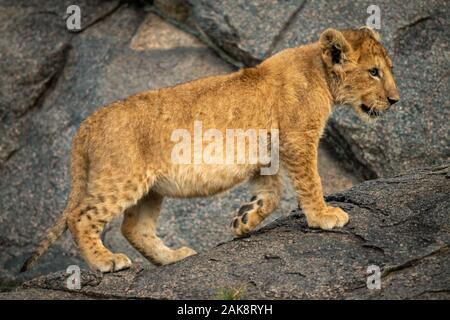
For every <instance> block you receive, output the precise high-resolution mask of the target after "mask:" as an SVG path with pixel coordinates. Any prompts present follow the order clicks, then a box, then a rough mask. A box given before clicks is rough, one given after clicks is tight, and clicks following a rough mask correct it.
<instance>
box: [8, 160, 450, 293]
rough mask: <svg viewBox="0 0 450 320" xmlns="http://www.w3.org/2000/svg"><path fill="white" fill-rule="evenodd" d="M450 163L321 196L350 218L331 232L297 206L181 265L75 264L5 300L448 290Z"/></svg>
mask: <svg viewBox="0 0 450 320" xmlns="http://www.w3.org/2000/svg"><path fill="white" fill-rule="evenodd" d="M449 178H450V163H447V164H445V165H441V166H435V167H431V168H426V169H416V170H413V171H410V172H409V173H408V174H405V175H400V176H396V177H393V178H385V179H378V180H372V181H368V182H364V183H362V184H360V185H358V186H356V187H353V188H352V189H350V190H348V191H346V192H342V193H337V194H334V195H331V196H329V197H327V201H328V203H329V204H330V205H334V206H338V207H341V208H343V209H345V210H346V211H347V212H348V213H349V215H350V218H351V220H350V223H349V224H348V225H347V226H346V227H345V228H343V229H337V230H333V231H322V230H314V229H310V228H308V227H307V225H306V222H305V219H304V216H303V215H302V213H301V212H298V211H295V212H292V214H291V215H290V216H289V217H284V218H280V219H278V220H277V221H275V222H273V223H272V224H270V225H268V226H266V227H265V228H263V229H261V230H259V231H257V232H255V233H253V234H251V235H250V236H249V237H247V238H243V239H236V240H234V241H230V242H226V243H223V244H221V245H219V246H217V247H215V248H212V249H210V250H208V251H206V252H204V253H200V254H198V255H196V256H192V257H189V258H187V259H185V260H183V261H181V262H179V263H176V264H173V265H168V266H163V267H159V268H154V269H147V268H142V267H140V266H139V265H134V266H133V267H132V268H131V269H130V270H127V271H123V272H120V273H115V274H106V275H103V276H102V275H99V274H96V273H92V272H90V271H87V270H83V271H82V288H81V290H79V291H76V292H74V291H70V290H68V289H66V278H67V274H65V273H64V272H57V273H53V274H50V275H46V276H42V277H39V278H36V279H34V280H32V281H30V282H28V283H26V284H25V285H24V286H23V287H22V288H20V289H17V290H16V291H13V292H9V293H3V294H0V297H2V298H10V299H22V298H40V299H43V298H48V299H53V298H57V297H60V298H69V299H71V298H142V299H144V298H145V299H148V298H152V299H180V298H183V299H211V298H220V297H222V294H223V293H221V292H223V291H224V290H225V291H228V292H229V291H230V290H231V291H232V292H233V291H239V292H240V297H241V298H249V299H257V298H262V299H266V298H270V299H272V298H280V299H319V298H326V299H329V298H332V299H341V298H345V299H361V298H368V299H416V298H418V299H422V298H428V299H433V298H443V299H448V298H450V268H449V265H450V252H449V245H450V216H449V212H450V182H449V181H450V180H449ZM373 265H375V266H378V267H379V268H380V272H381V273H380V276H381V289H380V290H376V289H372V290H369V289H368V288H367V276H368V275H367V268H368V267H369V266H373Z"/></svg>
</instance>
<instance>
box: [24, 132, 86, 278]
mask: <svg viewBox="0 0 450 320" xmlns="http://www.w3.org/2000/svg"><path fill="white" fill-rule="evenodd" d="M82 126H83V125H82ZM86 139H87V137H86V130H84V128H82V127H80V129H79V130H78V132H77V134H76V135H75V137H74V139H73V141H72V151H71V168H70V171H71V172H70V173H71V177H72V182H71V190H70V194H69V200H68V203H67V206H66V209H65V210H64V212H63V214H62V215H61V217H59V218H58V220H57V221H56V223H55V224H54V225H53V227H51V228H50V229H49V230H48V231H47V233H46V236H45V238H44V239H43V240H42V241H41V242H40V243H39V245H38V246H37V248H36V249H35V251H34V253H33V254H32V256H31V257H30V258H28V259H27V261H25V263H24V265H23V266H22V268H21V269H20V272H25V271H27V270H29V269H30V268H31V266H32V265H33V264H34V263H35V262H36V260H37V259H39V257H40V256H42V255H43V254H44V253H45V252H46V251H47V250H48V248H50V246H51V245H52V244H53V243H54V242H55V241H56V240H58V238H59V237H60V236H61V235H62V234H63V233H64V231H66V229H67V217H68V215H69V214H70V212H72V211H73V210H74V209H75V207H76V205H77V204H78V203H79V202H80V200H81V199H82V198H83V197H84V196H85V195H86V181H87V180H88V157H87V154H86V142H85V141H86Z"/></svg>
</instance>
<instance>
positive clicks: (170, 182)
mask: <svg viewBox="0 0 450 320" xmlns="http://www.w3.org/2000/svg"><path fill="white" fill-rule="evenodd" d="M255 169H256V168H255V167H253V166H249V165H225V166H224V165H220V166H219V165H217V166H216V165H177V166H174V167H173V168H171V169H170V171H169V172H168V173H166V174H163V175H162V176H160V177H159V179H158V180H157V181H156V183H155V185H154V187H153V190H154V191H156V192H157V193H159V194H161V195H163V196H168V197H175V198H187V197H205V196H211V195H214V194H218V193H220V192H223V191H226V190H228V189H230V188H232V187H234V186H236V185H237V184H239V183H242V182H244V181H245V180H246V179H248V178H249V177H250V176H251V174H252V173H253V172H254V171H255Z"/></svg>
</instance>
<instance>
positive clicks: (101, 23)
mask: <svg viewBox="0 0 450 320" xmlns="http://www.w3.org/2000/svg"><path fill="white" fill-rule="evenodd" d="M69 4H71V3H70V2H69V1H60V0H53V1H51V0H48V1H45V2H40V4H39V5H37V4H34V5H33V4H32V3H29V1H21V2H17V1H2V3H1V4H0V18H1V19H2V21H5V22H6V23H5V24H4V25H3V26H2V28H1V29H0V33H1V37H0V39H1V40H0V49H1V50H0V53H1V55H2V56H1V57H2V59H0V89H1V93H2V94H1V95H0V175H1V177H2V179H0V222H1V223H0V234H1V235H0V250H1V252H2V255H0V290H5V289H8V288H10V287H13V286H15V285H17V284H19V283H21V282H22V281H23V280H24V279H27V278H30V277H34V276H36V275H38V274H43V273H48V272H51V271H56V270H60V269H64V268H66V267H67V266H68V265H71V264H80V265H83V262H82V261H81V260H80V258H79V255H78V250H77V249H76V248H75V246H74V245H73V242H72V240H71V236H70V235H69V234H66V235H65V236H64V237H63V238H62V239H61V240H60V241H58V242H57V243H56V244H55V246H53V247H52V248H51V249H50V251H49V252H48V253H47V254H46V255H45V256H44V257H43V258H42V260H40V261H39V262H38V264H37V265H36V268H35V269H33V270H32V271H31V272H30V273H27V274H20V275H19V274H18V270H19V268H20V266H21V264H22V263H23V261H24V260H25V259H26V258H27V256H28V255H29V254H30V253H31V251H32V250H33V248H34V246H35V245H36V244H37V243H38V241H39V240H40V239H41V238H42V236H43V235H44V233H45V232H46V230H47V228H48V227H50V226H51V225H52V224H53V223H54V221H55V220H56V217H57V216H59V215H60V213H61V211H62V209H63V208H64V205H65V201H66V196H67V193H68V188H69V176H68V167H69V158H68V156H69V149H70V142H71V139H72V136H73V134H74V133H75V131H76V129H77V127H78V125H79V123H80V122H81V121H82V120H83V119H84V118H85V117H87V116H88V115H89V114H90V113H92V112H93V111H94V110H96V109H97V108H99V107H101V106H102V105H105V104H108V103H110V102H112V101H115V100H117V99H121V98H125V97H127V96H129V95H131V94H133V93H136V92H139V91H144V90H148V89H151V88H159V87H165V86H169V85H174V84H176V83H180V82H185V81H189V80H192V79H195V78H199V77H204V76H208V75H213V74H220V73H226V72H230V71H232V70H233V68H232V66H230V65H229V64H227V63H224V62H223V61H222V60H221V59H219V58H218V57H217V56H216V55H215V54H214V53H213V51H212V50H210V49H209V48H207V47H206V46H205V45H204V44H203V43H201V42H200V41H199V40H197V38H195V37H194V36H192V35H190V34H189V33H186V32H183V31H181V30H179V29H177V28H175V27H173V26H172V25H171V24H169V23H167V22H165V21H163V20H162V19H161V18H159V17H158V16H156V15H154V14H152V13H148V14H147V13H146V12H144V9H143V8H142V7H136V6H130V5H124V4H120V3H119V2H118V1H110V2H103V1H81V2H78V4H79V6H80V8H81V13H82V31H81V32H78V33H72V32H68V31H67V30H66V28H65V22H64V19H63V16H64V15H65V14H66V8H67V6H68V5H69ZM320 155H321V156H320V159H319V166H320V171H321V173H322V178H323V181H324V189H325V191H326V192H327V193H330V192H334V191H337V190H343V189H346V188H348V187H350V186H351V185H353V184H354V183H355V182H357V181H358V179H356V178H355V177H353V175H352V174H351V173H349V172H347V171H345V170H343V169H342V168H341V166H340V164H339V163H338V162H337V161H336V160H335V159H334V158H333V156H332V155H331V154H330V152H329V151H328V150H327V149H326V148H321V150H320ZM249 198H250V195H249V193H248V191H246V188H245V186H243V187H240V188H237V189H236V190H233V191H231V192H229V193H226V194H224V195H220V196H217V197H212V198H208V199H190V200H171V199H168V200H167V201H166V202H165V204H164V209H163V212H162V217H161V219H160V225H159V228H158V229H159V233H160V235H161V236H162V238H163V239H164V241H165V242H166V243H167V244H168V245H170V246H174V247H178V246H183V245H189V246H192V247H194V248H195V249H196V250H198V251H201V250H204V249H206V248H209V247H211V246H214V245H216V244H217V243H220V242H223V241H226V240H227V239H231V233H230V231H229V229H228V225H229V222H230V220H231V218H232V215H233V214H234V212H235V211H236V210H237V209H238V208H239V206H240V203H241V202H243V201H246V200H248V199H249ZM296 207H297V203H296V199H295V196H294V194H293V193H292V192H286V195H285V197H284V200H283V202H282V204H281V206H280V209H279V210H278V211H277V213H276V214H274V215H273V216H272V217H271V219H268V220H267V222H270V221H271V220H272V219H275V218H276V217H279V216H280V215H286V214H287V213H288V212H290V211H291V210H292V209H294V208H296ZM120 220H121V219H120V218H119V219H116V220H115V221H114V222H113V223H111V224H110V225H108V226H107V228H106V231H105V233H104V239H105V242H106V244H107V246H109V247H111V248H112V250H114V251H120V252H125V253H126V254H127V255H129V256H130V257H131V258H132V259H133V260H134V261H135V262H138V263H141V264H142V265H144V266H145V267H148V268H150V267H151V266H150V265H149V264H148V263H147V262H146V260H145V259H143V257H142V256H140V255H139V254H138V253H137V252H136V250H134V249H133V248H131V247H130V246H129V245H128V243H127V242H126V240H125V239H124V238H123V236H122V235H121V234H120V227H119V225H120V222H121V221H120Z"/></svg>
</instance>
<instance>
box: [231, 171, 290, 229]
mask: <svg viewBox="0 0 450 320" xmlns="http://www.w3.org/2000/svg"><path fill="white" fill-rule="evenodd" d="M250 183H251V184H252V189H253V190H252V193H253V195H254V196H253V197H252V198H251V200H250V202H248V203H245V204H243V205H242V206H241V207H240V208H239V210H238V213H237V215H236V216H235V217H234V218H233V220H232V221H231V230H232V232H233V233H234V234H235V235H236V236H238V237H240V236H243V235H245V234H247V233H248V232H250V231H251V230H253V229H255V228H256V227H257V226H258V225H259V224H260V223H261V222H262V221H263V220H264V219H265V218H266V217H268V216H269V215H270V214H271V213H272V212H273V211H274V210H275V209H276V208H277V206H278V204H279V202H280V199H281V190H282V183H283V182H282V178H281V176H280V175H279V174H276V175H272V176H269V175H267V176H263V175H257V176H255V177H253V178H252V179H251V180H250Z"/></svg>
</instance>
